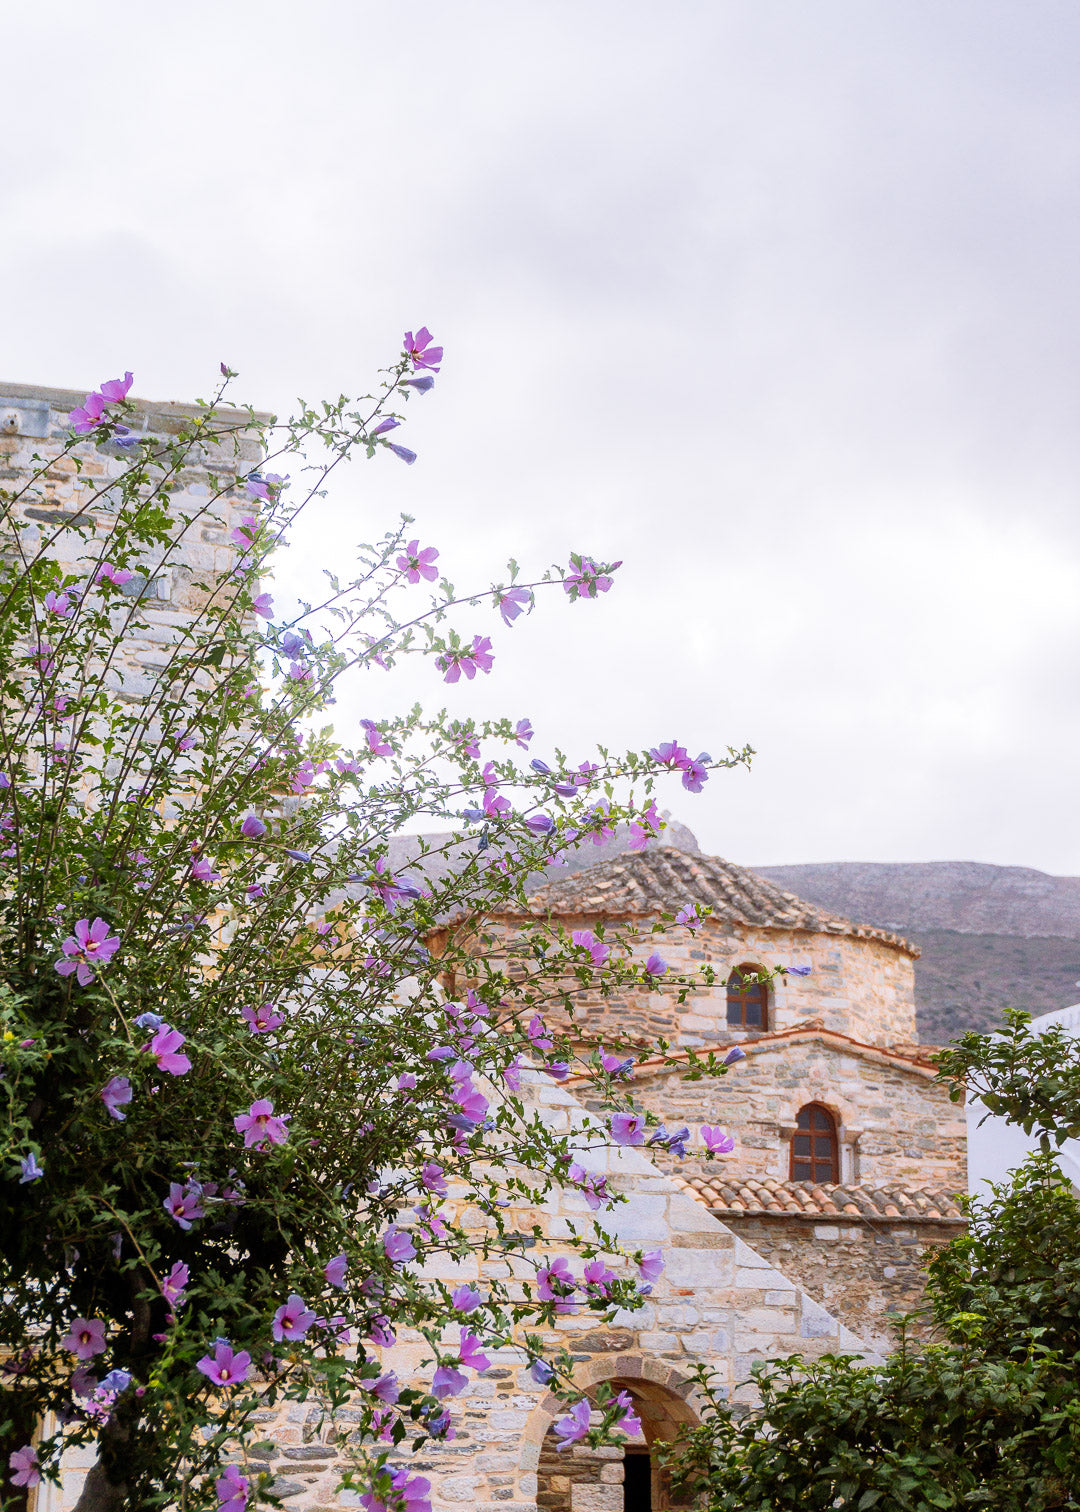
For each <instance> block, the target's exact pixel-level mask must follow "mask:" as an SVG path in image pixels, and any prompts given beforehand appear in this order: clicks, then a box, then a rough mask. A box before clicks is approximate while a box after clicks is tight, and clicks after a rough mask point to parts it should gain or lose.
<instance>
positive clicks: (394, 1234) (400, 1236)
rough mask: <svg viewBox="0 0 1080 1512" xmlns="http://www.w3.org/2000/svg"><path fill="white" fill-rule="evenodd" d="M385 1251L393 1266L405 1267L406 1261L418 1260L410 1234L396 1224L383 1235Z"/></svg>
mask: <svg viewBox="0 0 1080 1512" xmlns="http://www.w3.org/2000/svg"><path fill="white" fill-rule="evenodd" d="M383 1251H384V1252H385V1254H386V1258H387V1259H388V1260H389V1261H390V1263H391V1265H404V1264H405V1263H406V1261H409V1260H415V1259H416V1246H415V1245H414V1244H413V1242H412V1240H411V1239H410V1238H409V1236H408V1234H406V1233H404V1232H403V1231H402V1230H401V1229H399V1228H397V1227H396V1226H395V1225H394V1224H391V1225H390V1227H389V1228H388V1229H387V1230H386V1233H385V1234H384V1235H383Z"/></svg>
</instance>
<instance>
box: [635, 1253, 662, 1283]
mask: <svg viewBox="0 0 1080 1512" xmlns="http://www.w3.org/2000/svg"><path fill="white" fill-rule="evenodd" d="M638 1270H639V1271H640V1272H641V1279H642V1280H643V1281H647V1282H648V1283H649V1285H650V1286H651V1285H652V1284H653V1282H655V1281H659V1279H660V1277H661V1275H662V1274H663V1270H664V1257H663V1255H662V1254H661V1252H660V1251H659V1250H658V1249H655V1250H649V1251H648V1252H647V1253H646V1254H644V1255H642V1257H641V1259H640V1260H639V1261H638Z"/></svg>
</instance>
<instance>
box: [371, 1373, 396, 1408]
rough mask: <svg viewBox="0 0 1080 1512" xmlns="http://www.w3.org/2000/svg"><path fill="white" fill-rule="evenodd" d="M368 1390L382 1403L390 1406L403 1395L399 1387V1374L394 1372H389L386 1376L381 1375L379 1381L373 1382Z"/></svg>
mask: <svg viewBox="0 0 1080 1512" xmlns="http://www.w3.org/2000/svg"><path fill="white" fill-rule="evenodd" d="M368 1390H369V1391H370V1392H371V1394H372V1395H373V1396H377V1397H378V1398H379V1401H380V1402H386V1403H388V1404H390V1403H393V1402H396V1401H397V1399H398V1397H399V1396H400V1395H401V1388H400V1386H399V1385H398V1378H397V1374H396V1372H395V1371H393V1370H388V1371H387V1372H386V1374H385V1375H381V1376H380V1377H379V1378H378V1380H377V1381H373V1382H372V1383H371V1385H370V1386H369V1387H368Z"/></svg>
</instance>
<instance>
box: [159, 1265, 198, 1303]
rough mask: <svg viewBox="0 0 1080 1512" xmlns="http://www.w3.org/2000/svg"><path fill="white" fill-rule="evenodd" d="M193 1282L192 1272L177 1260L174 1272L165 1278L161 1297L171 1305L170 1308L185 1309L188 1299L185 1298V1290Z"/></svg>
mask: <svg viewBox="0 0 1080 1512" xmlns="http://www.w3.org/2000/svg"><path fill="white" fill-rule="evenodd" d="M190 1280H191V1272H190V1270H189V1269H188V1267H187V1266H186V1265H185V1264H184V1262H183V1261H182V1260H177V1262H176V1264H175V1265H174V1266H173V1268H172V1270H171V1271H170V1272H169V1274H168V1275H167V1276H165V1277H164V1279H163V1280H162V1283H161V1295H162V1296H163V1297H164V1298H165V1300H166V1302H168V1303H169V1305H170V1307H183V1305H184V1303H185V1302H186V1301H187V1298H186V1297H185V1296H184V1288H185V1287H186V1286H187V1284H188V1282H189V1281H190Z"/></svg>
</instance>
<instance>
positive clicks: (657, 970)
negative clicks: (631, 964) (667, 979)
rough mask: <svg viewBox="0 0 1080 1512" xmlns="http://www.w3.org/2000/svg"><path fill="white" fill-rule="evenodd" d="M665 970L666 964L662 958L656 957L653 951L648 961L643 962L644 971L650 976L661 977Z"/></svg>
mask: <svg viewBox="0 0 1080 1512" xmlns="http://www.w3.org/2000/svg"><path fill="white" fill-rule="evenodd" d="M667 969H668V964H667V962H666V961H665V960H664V959H663V957H661V956H659V955H657V953H656V951H655V950H654V951H653V953H652V955H651V956H650V957H649V959H648V960H647V961H646V962H645V970H646V971H647V972H648V973H649V975H650V976H663V975H664V973H665V972H666V971H667Z"/></svg>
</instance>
